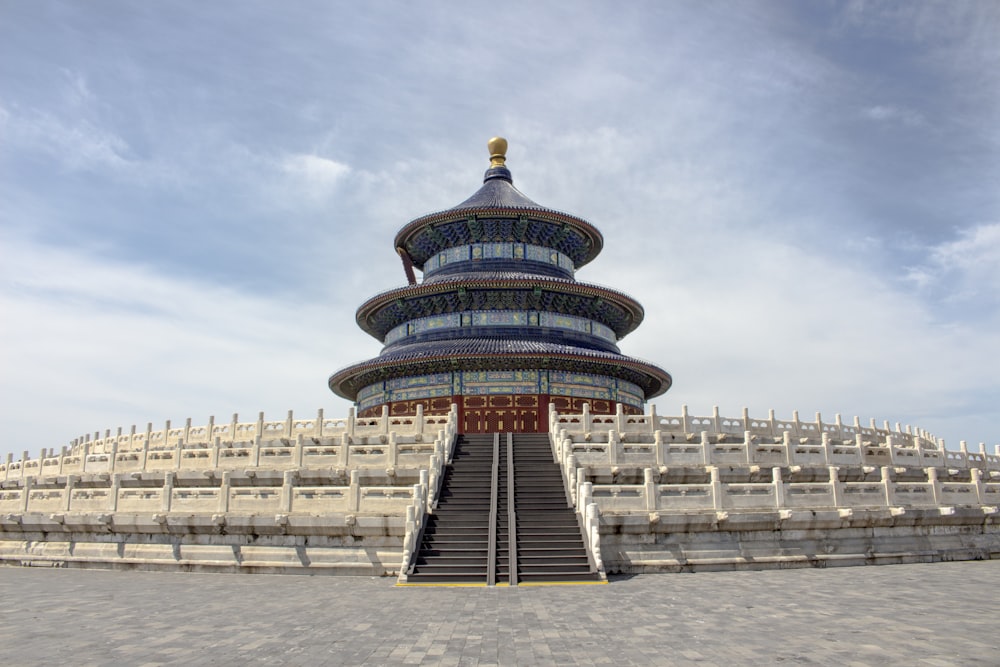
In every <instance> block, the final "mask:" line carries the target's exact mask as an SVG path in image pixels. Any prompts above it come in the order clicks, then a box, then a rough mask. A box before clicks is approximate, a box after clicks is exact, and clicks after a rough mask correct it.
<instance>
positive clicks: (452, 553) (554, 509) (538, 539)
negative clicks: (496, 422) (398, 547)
mask: <svg viewBox="0 0 1000 667" xmlns="http://www.w3.org/2000/svg"><path fill="white" fill-rule="evenodd" d="M405 574H406V576H405V577H403V578H401V579H402V580H404V581H405V583H404V585H460V586H495V585H500V586H516V585H518V584H521V585H540V584H554V583H606V580H605V579H604V577H603V576H602V574H601V573H600V572H598V570H597V568H596V567H595V565H594V561H593V559H592V558H591V556H590V554H588V553H587V548H586V546H585V543H584V540H583V534H582V532H581V529H580V525H579V521H578V518H577V515H576V513H575V512H574V510H573V508H572V507H571V506H570V504H569V502H568V498H567V495H566V491H565V488H564V486H563V479H562V474H561V472H560V469H559V465H558V464H557V463H556V462H555V461H554V459H553V456H552V450H551V446H550V444H549V439H548V436H547V435H546V434H519V433H513V434H512V433H505V434H500V433H493V434H477V435H460V436H459V437H458V441H457V442H456V445H455V454H454V457H453V460H452V462H451V463H450V464H449V465H448V466H447V467H446V469H445V472H444V475H443V477H442V486H441V492H440V494H439V500H438V503H437V506H436V507H435V508H433V509H432V511H431V512H430V513H429V514H428V515H427V518H426V522H425V526H424V529H423V533H422V535H421V537H420V541H419V545H418V547H417V552H416V554H415V556H414V559H413V564H412V566H411V567H410V571H409V572H407V573H405Z"/></svg>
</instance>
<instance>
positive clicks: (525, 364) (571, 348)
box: [329, 138, 671, 433]
mask: <svg viewBox="0 0 1000 667" xmlns="http://www.w3.org/2000/svg"><path fill="white" fill-rule="evenodd" d="M489 149H490V167H489V169H487V171H486V174H485V177H484V179H483V186H482V187H481V188H480V189H479V191H478V192H476V193H475V194H474V195H472V196H471V197H469V198H468V199H466V200H465V201H464V202H462V203H461V204H459V205H457V206H455V207H453V208H450V209H448V210H445V211H441V212H438V213H431V214H429V215H425V216H422V217H420V218H417V219H416V220H413V221H412V222H410V223H409V224H407V225H406V226H405V227H403V228H402V229H401V230H400V231H399V232H398V233H397V234H396V239H395V247H396V251H397V253H399V255H400V257H401V258H402V260H403V264H404V268H405V269H406V274H407V277H408V279H409V283H410V284H409V285H407V286H405V287H401V288H398V289H394V290H390V291H388V292H384V293H382V294H379V295H377V296H375V297H372V298H371V299H369V300H368V301H366V302H365V303H364V304H362V306H361V307H360V308H358V311H357V316H356V317H357V322H358V325H359V326H360V327H361V328H362V329H363V330H365V331H366V332H368V333H369V334H371V335H372V336H374V337H375V338H377V339H378V340H379V341H381V342H382V343H383V345H384V347H383V348H382V352H381V354H379V356H378V357H376V358H374V359H370V360H368V361H364V362H361V363H358V364H354V365H352V366H349V367H347V368H344V369H342V370H339V371H337V372H336V373H334V374H333V375H332V376H331V377H330V380H329V386H330V389H331V390H333V392H334V393H335V394H337V395H338V396H342V397H344V398H346V399H348V400H351V401H354V402H355V404H356V406H357V410H358V416H359V417H366V416H373V415H376V414H381V412H382V410H383V408H384V407H388V410H389V414H390V415H393V416H400V415H411V414H416V413H417V410H418V408H420V409H421V410H422V411H423V412H424V414H428V415H430V414H445V413H447V412H448V411H449V410H450V408H451V405H452V404H453V403H454V404H456V405H457V406H458V410H459V424H460V429H461V431H462V432H464V433H493V432H519V433H537V432H546V431H547V430H548V423H549V420H548V407H549V404H550V403H552V404H554V405H555V407H556V409H557V410H558V411H559V412H563V413H566V412H579V411H581V410H582V407H583V404H584V403H589V404H590V409H591V412H592V413H594V414H612V413H615V412H616V411H617V409H618V407H619V406H621V409H622V411H623V412H625V413H641V412H642V411H643V406H644V404H645V401H646V400H648V399H650V398H652V397H654V396H658V395H660V394H662V393H663V392H665V391H667V389H669V388H670V384H671V378H670V375H669V374H668V373H667V372H666V371H664V370H662V369H660V368H658V367H656V366H654V365H652V364H650V363H647V362H644V361H639V360H637V359H633V358H630V357H627V356H625V355H623V354H622V353H621V352H620V351H619V349H618V341H619V340H621V339H622V338H624V337H625V336H626V335H628V334H629V333H630V332H631V331H633V330H634V329H635V328H636V327H638V326H639V324H640V323H641V322H642V318H643V309H642V306H641V305H640V304H639V303H638V302H636V301H635V300H634V299H632V298H631V297H629V296H627V295H625V294H623V293H621V292H618V291H615V290H611V289H608V288H606V287H599V286H597V285H589V284H586V283H581V282H577V280H576V279H575V274H576V270H577V269H579V268H580V267H582V266H583V265H585V264H587V263H588V262H590V261H591V260H593V259H594V258H595V257H597V255H598V253H600V251H601V248H602V246H603V237H602V236H601V233H600V232H599V231H598V230H597V229H596V228H595V227H594V226H593V225H591V224H590V223H588V222H587V221H586V220H583V219H581V218H577V217H575V216H572V215H569V214H566V213H562V212H559V211H555V210H552V209H549V208H545V207H544V206H540V205H539V204H536V203H535V202H533V201H532V200H530V199H528V198H527V197H525V196H524V195H523V194H522V193H521V192H520V191H519V190H518V189H517V188H515V187H514V184H513V181H512V178H511V173H510V170H509V169H507V167H506V166H505V162H506V152H507V142H506V140H504V139H502V138H494V139H492V140H490V142H489ZM414 268H416V269H418V270H420V271H421V272H422V273H423V280H422V281H420V282H417V280H416V275H415V273H414V271H413V269H414Z"/></svg>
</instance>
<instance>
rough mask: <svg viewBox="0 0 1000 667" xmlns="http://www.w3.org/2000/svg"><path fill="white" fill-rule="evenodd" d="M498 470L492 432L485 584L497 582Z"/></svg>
mask: <svg viewBox="0 0 1000 667" xmlns="http://www.w3.org/2000/svg"><path fill="white" fill-rule="evenodd" d="M499 472H500V434H499V433H494V434H493V470H492V476H491V477H492V482H491V483H490V522H489V526H490V538H489V543H488V544H489V548H488V549H487V556H486V585H487V586H495V585H496V583H497V486H498V485H499V483H498V479H497V476H498V474H499Z"/></svg>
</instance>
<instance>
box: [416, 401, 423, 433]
mask: <svg viewBox="0 0 1000 667" xmlns="http://www.w3.org/2000/svg"><path fill="white" fill-rule="evenodd" d="M416 419H417V423H416V427H417V433H419V434H420V435H423V434H424V404H423V403H418V404H417V417H416Z"/></svg>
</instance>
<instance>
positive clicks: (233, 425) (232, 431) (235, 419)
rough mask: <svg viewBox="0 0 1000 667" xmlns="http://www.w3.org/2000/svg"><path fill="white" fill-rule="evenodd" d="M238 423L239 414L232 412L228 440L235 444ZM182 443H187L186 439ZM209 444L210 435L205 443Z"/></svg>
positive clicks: (210, 440)
mask: <svg viewBox="0 0 1000 667" xmlns="http://www.w3.org/2000/svg"><path fill="white" fill-rule="evenodd" d="M239 421H240V415H239V413H237V412H234V413H233V420H232V421H231V422H229V437H230V439H232V441H233V442H236V425H237V424H239ZM184 441H185V442H188V440H187V438H185V439H184ZM210 442H212V437H211V435H209V438H208V441H207V442H206V444H208V443H210Z"/></svg>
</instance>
